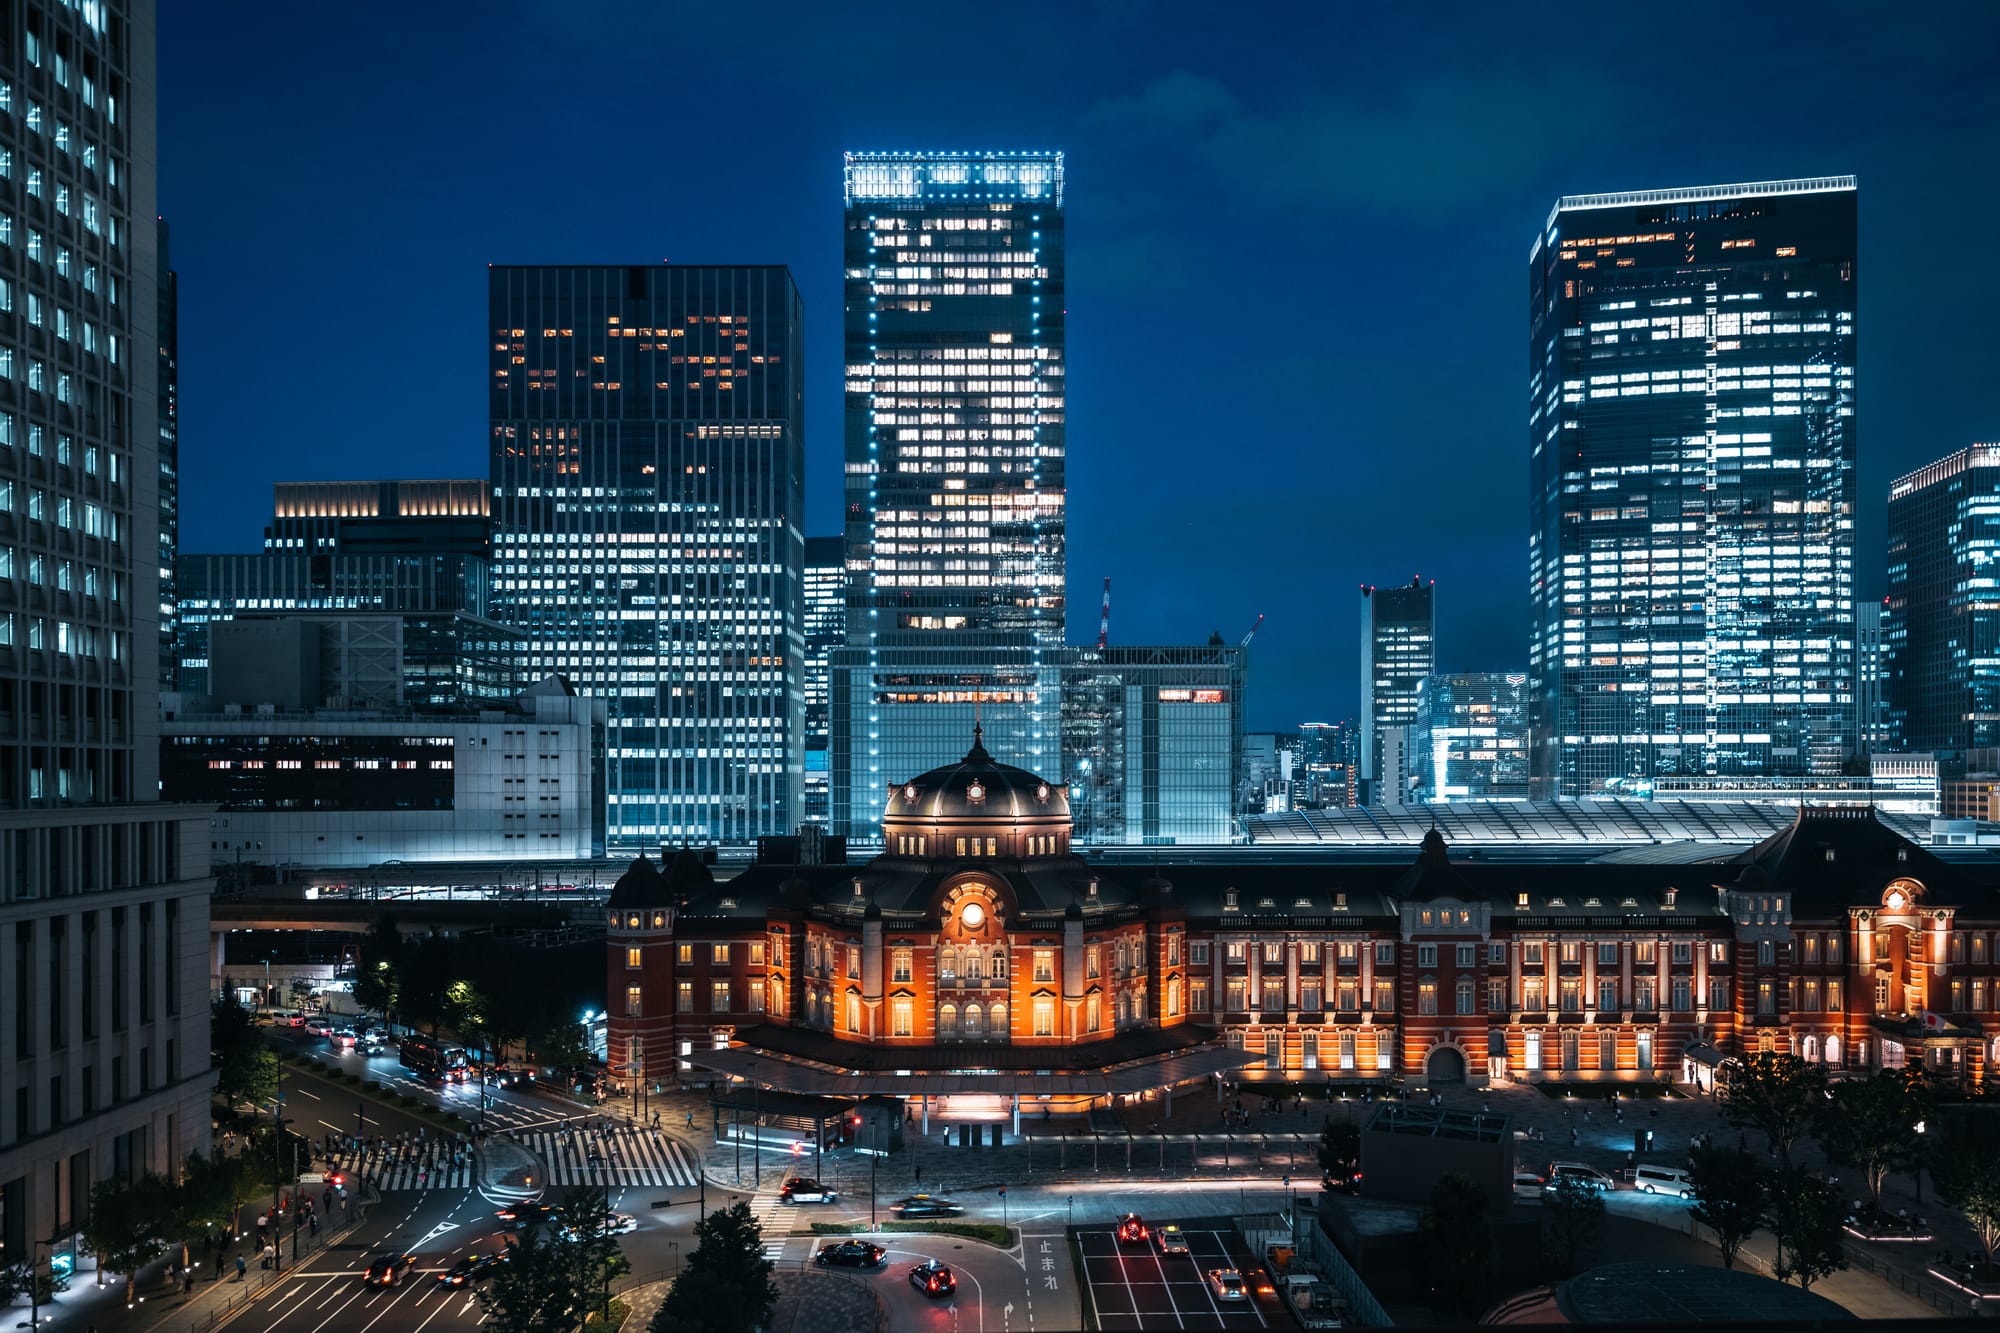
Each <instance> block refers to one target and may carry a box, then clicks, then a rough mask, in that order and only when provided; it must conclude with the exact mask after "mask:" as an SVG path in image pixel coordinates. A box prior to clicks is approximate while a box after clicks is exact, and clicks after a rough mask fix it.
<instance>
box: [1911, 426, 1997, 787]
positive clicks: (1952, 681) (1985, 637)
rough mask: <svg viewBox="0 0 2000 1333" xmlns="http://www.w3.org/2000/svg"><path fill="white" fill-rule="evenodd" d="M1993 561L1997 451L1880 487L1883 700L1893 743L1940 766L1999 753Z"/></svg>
mask: <svg viewBox="0 0 2000 1333" xmlns="http://www.w3.org/2000/svg"><path fill="white" fill-rule="evenodd" d="M1996 563H2000V444H1975V445H1973V446H1971V447H1970V448H1967V449H1961V450H1959V451H1958V452H1957V453H1955V454H1952V455H1950V456H1949V457H1946V458H1941V459H1939V460H1938V461H1937V462H1935V463H1932V464H1931V465H1930V466H1929V467H1924V468H1919V469H1917V470H1916V471H1915V472H1912V473H1909V474H1908V475H1907V476H1902V477H1898V478H1897V479H1896V480H1895V482H1894V483H1892V484H1891V485H1890V487H1889V597H1888V602H1887V605H1886V607H1885V609H1884V612H1883V616H1882V655H1883V686H1882V688H1883V694H1884V696H1885V699H1886V702H1887V704H1888V712H1889V719H1890V726H1891V728H1892V729H1893V731H1894V733H1895V743H1896V744H1897V745H1898V746H1899V747H1901V748H1903V749H1907V750H1929V751H1934V752H1937V753H1938V755H1939V757H1940V759H1941V760H1943V761H1944V762H1945V763H1946V764H1947V765H1948V766H1953V767H1961V766H1962V765H1963V764H1964V762H1965V758H1966V755H1965V752H1966V751H1967V750H1972V749H1986V748H1989V747H1992V746H1996V745H2000V600H1996V598H1995V595H1994V591H1993V570H1994V568H1995V565H1996ZM1961 771H1962V768H1961Z"/></svg>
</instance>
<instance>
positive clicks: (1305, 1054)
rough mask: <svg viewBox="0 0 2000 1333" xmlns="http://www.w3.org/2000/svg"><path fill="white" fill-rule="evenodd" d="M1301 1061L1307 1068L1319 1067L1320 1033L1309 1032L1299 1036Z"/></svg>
mask: <svg viewBox="0 0 2000 1333" xmlns="http://www.w3.org/2000/svg"><path fill="white" fill-rule="evenodd" d="M1299 1062H1300V1064H1301V1065H1303V1066H1304V1067H1305V1068H1307V1069H1318V1068H1319V1033H1317V1032H1308V1033H1306V1034H1304V1035H1303V1036H1302V1037H1300V1038H1299Z"/></svg>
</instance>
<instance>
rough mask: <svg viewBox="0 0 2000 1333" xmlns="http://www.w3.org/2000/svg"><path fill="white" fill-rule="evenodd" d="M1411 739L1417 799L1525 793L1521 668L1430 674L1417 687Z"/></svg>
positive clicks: (1511, 797)
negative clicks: (1420, 685)
mask: <svg viewBox="0 0 2000 1333" xmlns="http://www.w3.org/2000/svg"><path fill="white" fill-rule="evenodd" d="M1410 742H1411V750H1412V755H1411V763H1410V773H1411V777H1412V778H1413V780H1414V781H1415V783H1416V792H1415V799H1416V800H1417V801H1418V802H1419V803H1436V802H1449V801H1525V800H1527V799H1528V677H1527V673H1526V672H1512V671H1453V672H1446V673H1440V674H1438V675H1435V676H1432V677H1430V678H1429V679H1428V680H1426V681H1424V683H1423V685H1422V687H1421V688H1420V689H1419V690H1418V692H1417V720H1416V721H1415V722H1414V723H1413V724H1412V725H1411V727H1410Z"/></svg>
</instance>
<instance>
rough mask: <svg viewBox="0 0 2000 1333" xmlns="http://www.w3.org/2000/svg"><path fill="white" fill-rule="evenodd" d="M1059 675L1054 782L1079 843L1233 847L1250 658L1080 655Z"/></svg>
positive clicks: (1200, 651) (1110, 651) (1220, 651)
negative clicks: (1057, 777)
mask: <svg viewBox="0 0 2000 1333" xmlns="http://www.w3.org/2000/svg"><path fill="white" fill-rule="evenodd" d="M1070 658H1071V660H1070V663H1069V665H1068V667H1067V668H1066V670H1065V671H1064V673H1063V686H1062V747H1063V768H1062V771H1063V779H1064V781H1066V782H1067V783H1068V784H1069V809H1070V815H1071V817H1072V818H1073V819H1074V820H1075V828H1074V832H1073V835H1072V836H1073V837H1074V839H1075V841H1076V842H1077V844H1079V845H1082V844H1086V843H1087V844H1091V845H1094V846H1120V845H1151V846H1164V845H1169V844H1173V843H1196V844H1203V843H1206V844H1217V843H1227V842H1233V841H1235V839H1236V815H1237V813H1238V811H1239V807H1240V806H1241V804H1242V803H1243V802H1244V801H1245V800H1247V798H1248V795H1249V793H1248V791H1247V790H1246V789H1245V788H1244V786H1243V781H1244V773H1243V686H1244V682H1245V680H1246V678H1247V676H1248V673H1249V663H1250V650H1249V649H1248V648H1243V647H1235V646H1228V645H1225V644H1223V643H1221V642H1220V641H1217V642H1215V643H1211V644H1207V645H1205V646H1199V647H1157V648H1146V647H1130V648H1124V647H1121V648H1078V649H1074V650H1073V651H1072V652H1071V654H1070Z"/></svg>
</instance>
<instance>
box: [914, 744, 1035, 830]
mask: <svg viewBox="0 0 2000 1333" xmlns="http://www.w3.org/2000/svg"><path fill="white" fill-rule="evenodd" d="M882 817H883V818H884V819H885V820H911V819H923V820H932V819H943V820H950V821H952V822H954V823H957V822H961V821H964V820H994V821H996V822H1012V821H1014V820H1017V819H1056V820H1062V821H1065V822H1067V821H1068V819H1069V793H1068V792H1067V791H1065V790H1064V789H1063V785H1062V784H1061V783H1060V782H1049V781H1046V780H1044V779H1042V778H1039V777H1037V776H1035V775H1034V774H1033V773H1030V772H1029V771H1028V770H1027V769H1025V768H1016V767H1014V766H1013V765H1012V764H1003V763H1001V762H999V761H998V760H996V759H995V758H994V757H993V756H992V755H990V754H988V753H987V752H986V746H985V745H984V744H983V743H982V742H981V740H980V728H979V727H977V726H974V727H973V729H972V748H971V749H970V750H968V751H966V754H965V758H963V759H961V760H959V761H958V762H957V763H955V764H947V765H945V766H944V767H943V768H934V769H932V770H931V771H930V772H928V773H926V774H924V775H923V776H922V777H916V778H911V779H910V780H909V781H908V782H901V783H898V784H896V785H895V786H894V787H891V788H890V789H889V803H888V805H887V807H886V808H885V809H884V810H883V812H882Z"/></svg>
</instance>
